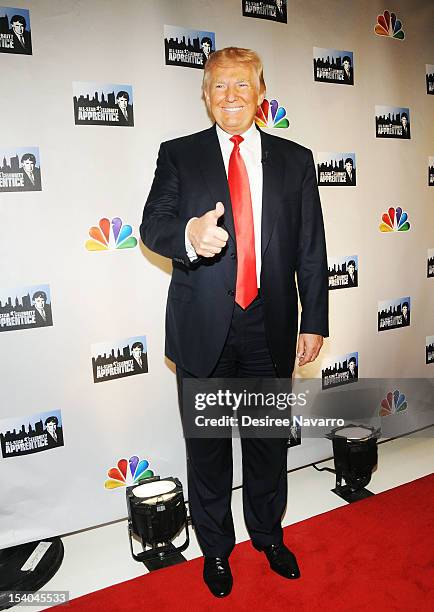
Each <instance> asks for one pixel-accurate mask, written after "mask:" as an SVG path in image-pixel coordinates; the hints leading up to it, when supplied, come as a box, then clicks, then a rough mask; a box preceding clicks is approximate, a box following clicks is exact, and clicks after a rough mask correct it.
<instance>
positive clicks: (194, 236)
mask: <svg viewBox="0 0 434 612" xmlns="http://www.w3.org/2000/svg"><path fill="white" fill-rule="evenodd" d="M224 212H225V207H224V206H223V204H222V202H217V204H216V205H215V209H214V210H209V211H208V212H207V213H205V214H204V215H202V216H201V217H198V218H197V219H193V220H192V221H191V223H190V225H189V227H188V231H187V238H188V239H189V240H190V242H191V244H192V245H193V247H194V250H195V251H196V253H197V254H198V255H200V256H202V257H214V256H215V255H218V254H219V253H221V250H222V249H223V247H225V246H226V242H227V241H228V238H229V235H228V233H227V231H226V230H224V229H223V228H222V227H219V226H218V225H217V222H218V220H219V219H220V217H221V216H222V215H223V214H224Z"/></svg>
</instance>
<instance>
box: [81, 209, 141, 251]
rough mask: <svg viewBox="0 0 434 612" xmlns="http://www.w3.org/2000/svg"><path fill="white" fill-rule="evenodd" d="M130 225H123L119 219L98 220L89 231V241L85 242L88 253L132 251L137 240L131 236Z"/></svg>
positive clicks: (131, 229)
mask: <svg viewBox="0 0 434 612" xmlns="http://www.w3.org/2000/svg"><path fill="white" fill-rule="evenodd" d="M132 233H133V228H132V227H131V225H124V224H123V222H122V219H121V218H120V217H114V218H113V219H111V220H110V219H106V218H105V217H104V218H103V219H100V220H99V223H98V225H97V226H96V225H94V226H93V227H91V228H90V230H89V236H90V240H87V241H86V244H85V246H86V249H87V250H88V251H109V250H115V249H133V248H134V247H135V246H137V238H134V236H132V235H131V234H132Z"/></svg>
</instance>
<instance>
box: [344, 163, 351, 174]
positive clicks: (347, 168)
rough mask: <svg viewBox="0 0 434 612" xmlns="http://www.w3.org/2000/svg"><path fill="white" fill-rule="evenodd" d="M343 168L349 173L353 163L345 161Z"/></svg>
mask: <svg viewBox="0 0 434 612" xmlns="http://www.w3.org/2000/svg"><path fill="white" fill-rule="evenodd" d="M345 168H346V171H347V172H348V174H349V173H350V172H352V171H353V164H351V163H350V162H347V163H346V164H345Z"/></svg>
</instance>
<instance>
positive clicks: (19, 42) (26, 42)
mask: <svg viewBox="0 0 434 612" xmlns="http://www.w3.org/2000/svg"><path fill="white" fill-rule="evenodd" d="M10 23H11V30H10V34H12V36H13V39H12V40H13V45H14V53H20V54H27V55H29V54H31V52H32V43H31V38H30V32H27V30H26V20H25V18H24V17H23V16H22V15H14V16H13V17H11V21H10Z"/></svg>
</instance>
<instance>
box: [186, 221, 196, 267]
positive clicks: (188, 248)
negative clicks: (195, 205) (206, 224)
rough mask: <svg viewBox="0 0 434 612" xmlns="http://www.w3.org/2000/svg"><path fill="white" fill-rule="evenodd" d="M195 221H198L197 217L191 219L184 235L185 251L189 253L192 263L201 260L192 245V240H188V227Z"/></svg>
mask: <svg viewBox="0 0 434 612" xmlns="http://www.w3.org/2000/svg"><path fill="white" fill-rule="evenodd" d="M193 219H197V217H192V218H191V219H189V221H188V223H187V225H186V226H185V234H184V240H185V250H186V252H187V257H188V259H189V260H190V261H195V260H196V259H199V258H198V255H197V253H196V251H195V249H194V246H193V245H192V244H191V242H190V240H189V239H188V238H187V231H188V226H189V225H190V223H191V222H192V221H193Z"/></svg>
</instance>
